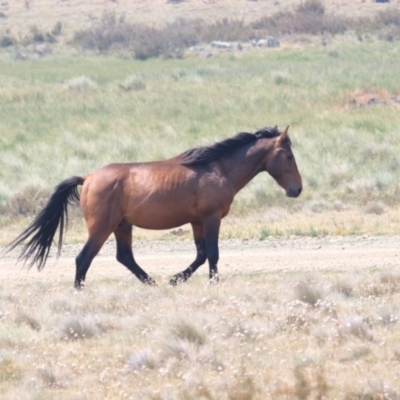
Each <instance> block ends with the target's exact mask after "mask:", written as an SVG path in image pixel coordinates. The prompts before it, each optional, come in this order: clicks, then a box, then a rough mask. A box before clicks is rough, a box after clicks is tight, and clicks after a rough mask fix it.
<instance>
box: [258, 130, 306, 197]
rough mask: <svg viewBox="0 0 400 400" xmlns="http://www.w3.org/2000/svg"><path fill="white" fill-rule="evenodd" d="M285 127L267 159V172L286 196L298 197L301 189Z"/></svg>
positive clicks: (299, 177)
mask: <svg viewBox="0 0 400 400" xmlns="http://www.w3.org/2000/svg"><path fill="white" fill-rule="evenodd" d="M288 129H289V127H287V128H286V129H285V130H284V131H283V132H281V134H280V135H279V136H278V137H277V138H276V141H275V144H274V147H273V150H272V152H271V153H270V154H271V155H270V156H269V157H268V159H267V168H266V169H267V172H268V173H269V174H270V175H271V176H272V177H273V178H274V179H275V180H276V181H277V182H278V184H279V185H280V186H282V187H283V189H285V191H286V196H289V197H298V196H299V195H300V193H301V191H302V189H303V185H302V182H301V176H300V173H299V170H298V169H297V165H296V160H295V158H294V155H293V152H292V148H291V142H290V138H289V135H288Z"/></svg>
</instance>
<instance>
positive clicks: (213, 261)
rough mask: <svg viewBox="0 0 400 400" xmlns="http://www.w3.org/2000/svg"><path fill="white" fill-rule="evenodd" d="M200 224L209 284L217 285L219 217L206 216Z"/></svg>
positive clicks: (214, 215) (217, 215)
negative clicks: (208, 270) (204, 245)
mask: <svg viewBox="0 0 400 400" xmlns="http://www.w3.org/2000/svg"><path fill="white" fill-rule="evenodd" d="M202 222H203V226H204V234H205V242H206V255H207V260H208V265H209V268H210V283H218V281H219V278H218V259H219V249H218V236H219V228H220V226H221V215H220V214H219V213H217V214H213V215H210V216H207V217H205V218H203V220H202Z"/></svg>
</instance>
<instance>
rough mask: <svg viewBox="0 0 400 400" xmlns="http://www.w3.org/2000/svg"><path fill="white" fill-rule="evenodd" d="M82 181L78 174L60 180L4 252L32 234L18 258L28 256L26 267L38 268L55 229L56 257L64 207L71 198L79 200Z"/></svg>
mask: <svg viewBox="0 0 400 400" xmlns="http://www.w3.org/2000/svg"><path fill="white" fill-rule="evenodd" d="M83 182H84V179H83V178H81V177H79V176H73V177H72V178H69V179H66V180H65V181H63V182H61V183H60V184H59V185H58V186H57V187H56V189H55V190H54V193H53V194H52V196H51V197H50V200H49V202H48V203H47V204H46V206H45V207H44V208H43V210H42V211H41V212H40V214H39V215H38V216H37V217H36V218H35V219H34V221H33V222H32V223H31V224H30V225H29V226H28V228H27V229H26V230H25V231H23V232H22V233H21V234H20V235H19V236H18V237H17V238H16V239H15V240H14V241H12V242H11V243H10V244H9V248H8V249H7V252H9V251H11V250H13V249H14V248H15V247H17V246H18V245H20V244H21V243H22V242H23V241H25V240H26V239H28V238H29V237H30V236H31V235H32V237H31V238H30V240H29V241H28V242H27V243H26V244H25V245H24V247H23V248H22V252H21V254H20V256H19V258H18V261H19V260H24V261H25V262H27V261H28V260H29V259H31V261H30V263H29V268H30V267H32V266H33V265H34V264H37V267H38V269H39V270H41V269H42V268H43V267H44V265H45V264H46V261H47V257H48V256H49V252H50V247H51V244H52V243H53V239H54V235H55V234H56V231H57V228H59V236H58V252H57V256H59V255H60V252H61V246H62V241H63V237H64V233H65V229H66V227H67V225H68V211H67V206H68V204H70V203H71V201H79V192H78V185H82V184H83Z"/></svg>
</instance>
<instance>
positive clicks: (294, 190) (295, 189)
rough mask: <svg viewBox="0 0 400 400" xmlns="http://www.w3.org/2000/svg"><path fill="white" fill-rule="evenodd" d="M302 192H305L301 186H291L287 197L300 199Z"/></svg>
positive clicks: (287, 191)
mask: <svg viewBox="0 0 400 400" xmlns="http://www.w3.org/2000/svg"><path fill="white" fill-rule="evenodd" d="M302 190H303V188H302V187H301V186H298V185H291V186H289V187H288V188H287V190H286V196H287V197H299V196H300V193H301V192H302Z"/></svg>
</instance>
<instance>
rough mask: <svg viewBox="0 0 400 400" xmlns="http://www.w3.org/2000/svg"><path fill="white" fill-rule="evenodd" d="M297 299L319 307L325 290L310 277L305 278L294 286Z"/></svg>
mask: <svg viewBox="0 0 400 400" xmlns="http://www.w3.org/2000/svg"><path fill="white" fill-rule="evenodd" d="M294 295H295V298H296V299H297V300H299V301H301V302H303V303H307V304H309V305H311V306H315V305H317V303H318V302H319V301H321V300H322V299H323V298H324V295H325V294H324V290H323V288H322V287H321V286H320V285H319V284H318V283H317V282H315V281H314V280H313V279H312V278H310V277H304V278H303V279H301V280H300V281H299V282H297V283H296V284H295V286H294Z"/></svg>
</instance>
